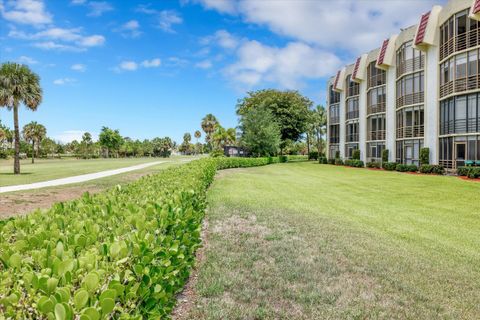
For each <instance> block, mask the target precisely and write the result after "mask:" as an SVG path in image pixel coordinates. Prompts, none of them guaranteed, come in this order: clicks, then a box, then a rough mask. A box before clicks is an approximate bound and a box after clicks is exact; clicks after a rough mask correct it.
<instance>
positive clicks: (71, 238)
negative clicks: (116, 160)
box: [0, 158, 278, 320]
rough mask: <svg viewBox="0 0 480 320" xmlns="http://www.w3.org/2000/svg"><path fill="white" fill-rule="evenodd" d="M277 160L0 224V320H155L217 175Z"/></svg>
mask: <svg viewBox="0 0 480 320" xmlns="http://www.w3.org/2000/svg"><path fill="white" fill-rule="evenodd" d="M276 161H278V158H270V159H269V158H258V159H248V158H219V159H211V158H210V159H202V160H198V161H193V162H191V163H188V164H185V165H182V166H179V167H175V168H169V169H166V170H164V171H162V172H160V173H158V174H155V175H151V176H147V177H144V178H141V179H139V180H138V181H136V182H134V183H131V184H128V185H126V186H123V187H120V186H119V187H116V188H113V189H111V190H109V191H107V192H103V193H99V194H96V195H93V196H91V195H88V194H85V195H84V196H83V197H82V198H80V199H78V200H75V201H70V202H65V203H59V204H56V205H54V206H53V207H52V208H51V209H50V210H48V211H44V212H41V211H36V212H33V213H32V214H30V215H28V216H25V217H18V218H14V219H10V220H6V221H2V223H0V314H2V315H3V316H5V317H6V318H14V319H20V318H21V319H25V318H28V319H82V320H98V319H101V318H102V319H103V318H114V319H127V318H128V319H131V318H135V319H142V318H148V319H150V318H154V319H158V318H162V317H165V316H166V315H168V314H169V313H170V312H171V310H172V308H173V306H174V304H175V294H176V293H177V292H179V291H180V290H181V288H182V287H183V285H184V283H185V281H186V280H187V278H188V276H189V273H190V269H191V267H192V265H193V262H194V253H195V250H196V249H197V248H198V247H199V245H200V230H201V221H202V218H203V215H204V212H205V208H206V200H205V198H206V197H205V195H206V190H207V187H208V186H209V184H210V183H211V182H212V181H213V178H214V175H215V172H216V170H217V169H226V168H233V167H250V166H258V165H266V164H268V163H272V162H276Z"/></svg>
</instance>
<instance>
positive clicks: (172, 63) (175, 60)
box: [167, 57, 188, 67]
mask: <svg viewBox="0 0 480 320" xmlns="http://www.w3.org/2000/svg"><path fill="white" fill-rule="evenodd" d="M187 64H188V60H186V59H182V58H179V57H169V58H168V60H167V66H168V67H185V66H186V65H187Z"/></svg>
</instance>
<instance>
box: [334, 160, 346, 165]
mask: <svg viewBox="0 0 480 320" xmlns="http://www.w3.org/2000/svg"><path fill="white" fill-rule="evenodd" d="M343 164H344V163H343V161H342V159H340V158H337V159H335V165H336V166H343Z"/></svg>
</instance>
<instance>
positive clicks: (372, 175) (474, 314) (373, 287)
mask: <svg viewBox="0 0 480 320" xmlns="http://www.w3.org/2000/svg"><path fill="white" fill-rule="evenodd" d="M479 196H480V183H476V182H469V181H463V180H460V179H458V178H455V177H443V176H442V177H439V176H421V175H409V174H402V173H396V172H384V171H372V170H366V169H353V168H346V167H336V166H329V165H318V164H315V163H311V162H310V163H309V162H304V163H295V164H293V163H286V164H278V165H270V166H266V167H259V168H250V169H237V170H227V171H224V172H221V173H220V174H219V177H218V179H217V180H216V182H215V183H214V184H213V186H212V188H211V190H210V191H209V201H210V209H209V212H208V213H207V219H208V227H207V241H206V247H205V249H204V250H205V251H204V253H203V258H202V259H201V262H200V264H199V270H198V278H197V281H196V282H195V284H194V292H195V294H194V295H193V296H194V297H195V298H194V301H193V302H192V305H193V307H191V308H190V311H189V312H188V313H187V316H186V318H190V319H378V318H380V319H478V317H479V315H480V304H479V301H480V250H479V248H480V237H479V234H480V201H479V199H480V198H479Z"/></svg>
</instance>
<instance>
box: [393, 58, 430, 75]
mask: <svg viewBox="0 0 480 320" xmlns="http://www.w3.org/2000/svg"><path fill="white" fill-rule="evenodd" d="M424 65H425V57H424V56H423V54H422V55H420V56H418V57H415V58H412V59H408V60H404V61H400V62H399V64H398V66H397V78H398V77H400V76H402V75H404V74H405V73H410V72H413V71H417V70H421V69H423V67H424Z"/></svg>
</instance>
